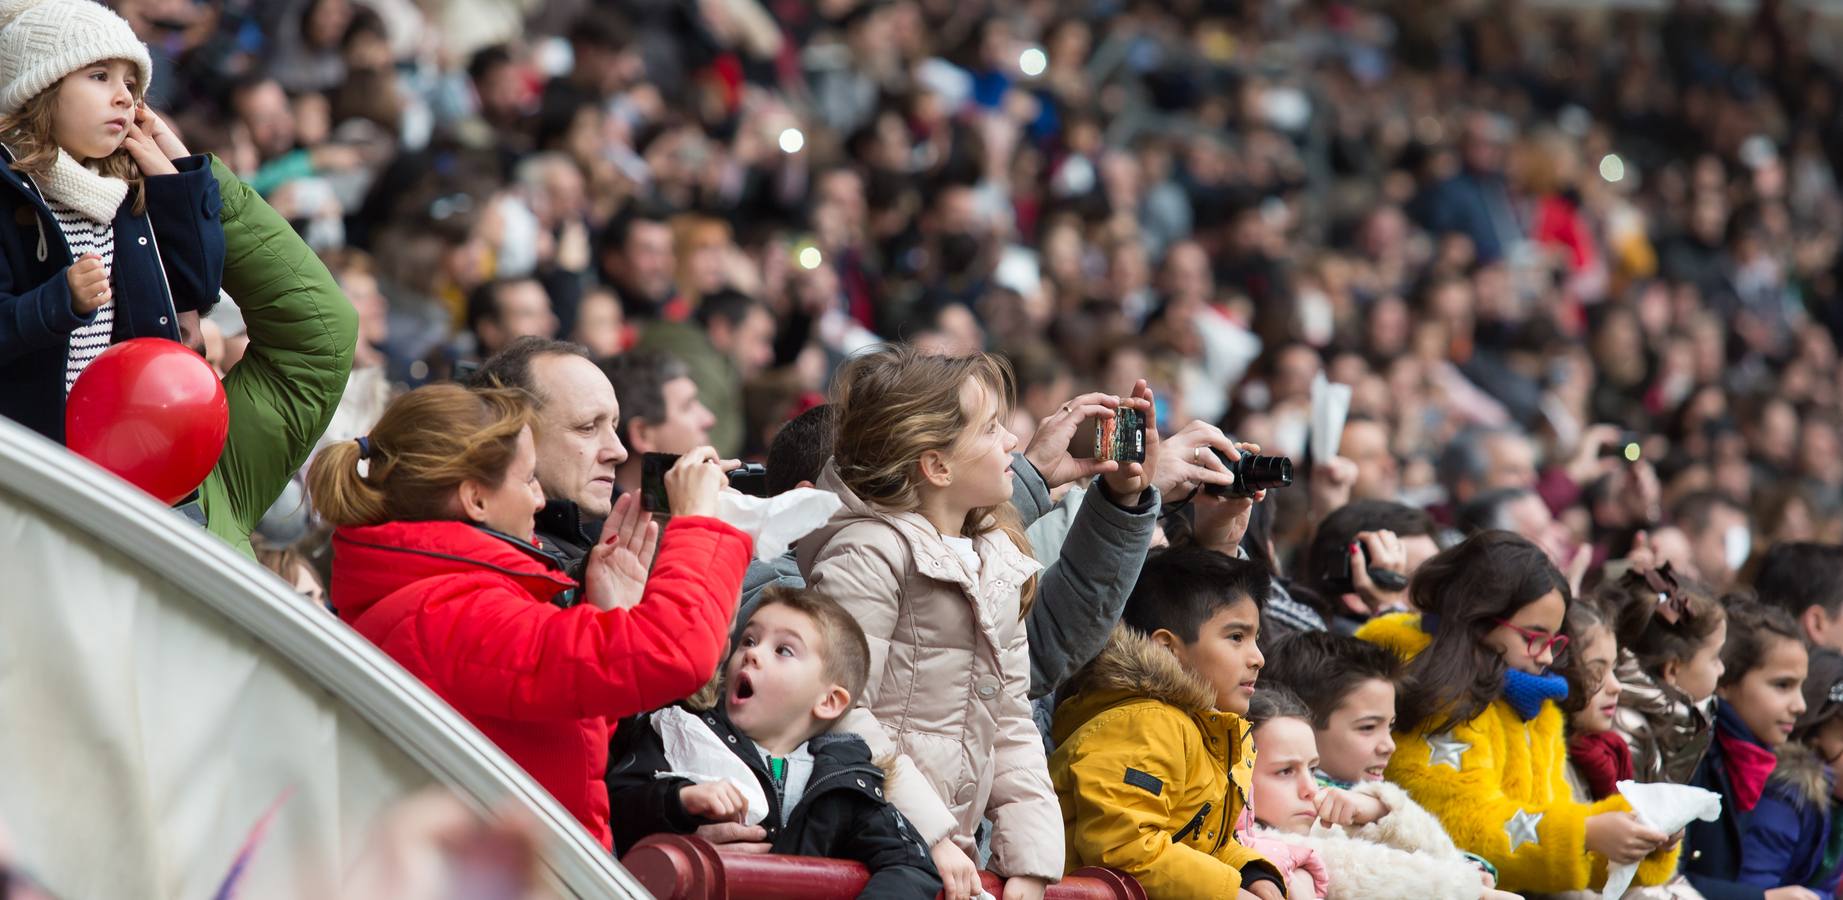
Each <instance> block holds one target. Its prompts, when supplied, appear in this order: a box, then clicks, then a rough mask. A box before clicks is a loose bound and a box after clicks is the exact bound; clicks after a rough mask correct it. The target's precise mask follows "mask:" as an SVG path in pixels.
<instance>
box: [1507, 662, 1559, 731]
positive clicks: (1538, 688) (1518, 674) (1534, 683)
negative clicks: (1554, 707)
mask: <svg viewBox="0 0 1843 900" xmlns="http://www.w3.org/2000/svg"><path fill="white" fill-rule="evenodd" d="M1567 696H1568V679H1566V678H1563V677H1561V676H1560V675H1556V674H1553V673H1550V674H1547V675H1531V674H1529V673H1528V672H1524V671H1522V670H1520V669H1505V670H1504V699H1505V700H1508V701H1510V706H1511V708H1512V709H1515V710H1516V711H1517V715H1519V716H1522V717H1523V719H1524V721H1528V720H1530V719H1534V718H1535V717H1536V714H1537V713H1540V712H1542V701H1544V700H1555V701H1561V700H1564V699H1567Z"/></svg>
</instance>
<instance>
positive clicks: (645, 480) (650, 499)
mask: <svg viewBox="0 0 1843 900" xmlns="http://www.w3.org/2000/svg"><path fill="white" fill-rule="evenodd" d="M677 464H678V454H676V453H648V454H645V455H644V456H642V457H640V505H641V507H642V508H644V509H645V510H646V511H647V512H653V513H663V512H671V511H672V501H671V499H670V498H668V497H667V496H666V472H667V471H668V470H670V469H671V468H672V467H673V466H674V465H677ZM728 474H729V480H730V487H733V488H735V489H736V490H737V491H740V492H742V493H744V494H748V495H749V496H751V497H766V496H768V467H767V466H764V465H762V464H761V463H743V464H742V465H741V466H739V467H737V468H734V469H731V470H730V471H729V473H728Z"/></svg>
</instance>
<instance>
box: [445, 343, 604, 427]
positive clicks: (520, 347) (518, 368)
mask: <svg viewBox="0 0 1843 900" xmlns="http://www.w3.org/2000/svg"><path fill="white" fill-rule="evenodd" d="M540 356H580V357H582V358H583V359H588V358H589V348H587V347H584V346H583V345H581V344H574V343H571V342H569V341H559V340H553V339H551V338H547V337H538V336H536V335H526V336H524V337H521V338H516V339H514V340H513V341H512V343H510V344H507V345H506V346H505V349H503V350H501V351H499V352H498V353H495V354H493V355H492V356H491V357H490V358H488V359H487V360H486V362H484V363H481V364H480V370H479V371H477V372H475V373H474V374H473V376H472V377H471V378H469V379H468V380H467V386H468V387H470V388H474V389H475V390H479V389H481V388H489V387H509V388H517V389H519V390H521V391H524V392H525V393H527V394H530V395H531V398H532V400H534V401H536V403H537V405H538V407H539V408H540V409H541V408H543V406H544V404H545V403H546V402H547V400H548V397H547V396H546V395H545V393H544V391H542V390H541V389H539V388H538V384H537V379H536V377H534V376H533V375H532V374H531V361H532V360H534V359H537V358H538V357H540Z"/></svg>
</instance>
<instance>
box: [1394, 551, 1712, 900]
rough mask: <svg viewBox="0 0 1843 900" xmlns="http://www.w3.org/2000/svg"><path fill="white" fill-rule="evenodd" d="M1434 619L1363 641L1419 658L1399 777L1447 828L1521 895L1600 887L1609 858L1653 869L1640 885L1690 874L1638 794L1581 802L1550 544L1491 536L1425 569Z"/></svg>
mask: <svg viewBox="0 0 1843 900" xmlns="http://www.w3.org/2000/svg"><path fill="white" fill-rule="evenodd" d="M1412 591H1413V594H1412V599H1413V602H1414V605H1415V607H1416V608H1417V609H1420V610H1422V613H1418V614H1417V613H1398V614H1395V615H1390V616H1383V617H1381V618H1378V619H1374V620H1371V621H1370V622H1369V624H1367V625H1365V626H1364V627H1363V628H1362V630H1360V631H1358V632H1357V636H1358V637H1360V638H1363V639H1364V640H1368V641H1372V642H1374V643H1376V644H1379V645H1381V646H1384V647H1387V648H1389V649H1391V650H1393V651H1394V652H1395V653H1397V654H1398V655H1400V656H1401V657H1402V658H1403V659H1404V660H1406V661H1407V669H1406V673H1405V675H1406V677H1405V684H1404V685H1403V689H1402V693H1401V698H1400V701H1399V703H1398V707H1397V718H1398V721H1399V722H1400V723H1402V730H1401V731H1400V732H1398V733H1397V734H1396V735H1395V743H1396V749H1395V754H1394V756H1392V757H1391V758H1390V760H1389V767H1388V778H1389V780H1390V781H1392V782H1394V783H1396V784H1397V785H1400V786H1401V787H1402V788H1403V789H1404V790H1406V791H1407V792H1408V795H1409V796H1411V797H1413V798H1414V800H1415V802H1417V803H1419V804H1421V805H1422V806H1423V807H1426V809H1427V811H1428V812H1431V813H1433V814H1434V815H1435V816H1436V817H1438V818H1439V819H1440V823H1441V824H1442V825H1444V826H1445V827H1446V831H1447V834H1449V835H1451V836H1452V839H1453V843H1454V844H1455V845H1457V846H1458V847H1459V849H1461V850H1465V851H1468V852H1471V853H1475V854H1477V855H1479V856H1482V857H1484V858H1485V859H1486V860H1489V861H1490V862H1491V864H1492V865H1494V866H1496V867H1497V870H1498V887H1499V888H1500V889H1502V890H1506V891H1514V892H1519V893H1534V892H1544V893H1550V892H1560V891H1578V890H1585V889H1588V888H1593V889H1596V890H1597V889H1598V888H1599V886H1600V884H1601V883H1602V882H1603V881H1604V880H1605V878H1606V867H1607V861H1608V860H1609V859H1610V860H1612V861H1614V862H1621V863H1626V862H1639V861H1641V860H1642V863H1641V865H1640V866H1639V869H1638V879H1637V880H1638V883H1640V884H1661V883H1663V882H1664V881H1665V880H1667V879H1668V878H1669V877H1670V875H1671V874H1672V873H1673V872H1674V871H1675V870H1676V863H1677V850H1676V841H1675V840H1674V839H1673V838H1672V837H1671V836H1667V835H1663V834H1659V833H1657V832H1655V831H1653V830H1651V829H1649V828H1646V827H1644V826H1643V825H1641V824H1640V823H1639V822H1638V820H1637V818H1636V817H1634V816H1633V815H1632V814H1631V811H1630V810H1631V807H1630V806H1629V805H1627V804H1626V802H1625V800H1624V798H1622V797H1619V796H1618V795H1614V796H1611V797H1608V798H1606V799H1605V800H1601V801H1599V802H1596V803H1592V804H1585V803H1579V802H1577V801H1575V800H1574V799H1573V796H1572V793H1571V792H1570V790H1569V787H1568V782H1567V777H1566V772H1567V738H1566V735H1565V733H1564V730H1563V716H1562V713H1561V709H1560V708H1559V707H1558V706H1557V705H1556V701H1559V700H1561V699H1563V698H1565V697H1566V696H1567V682H1566V681H1565V680H1563V679H1562V678H1561V677H1560V676H1559V675H1554V674H1551V673H1550V672H1549V671H1548V670H1549V667H1550V666H1551V665H1553V664H1554V663H1555V662H1556V660H1557V658H1558V657H1559V656H1561V655H1562V654H1563V653H1564V652H1565V651H1566V649H1567V643H1568V638H1567V636H1566V635H1565V634H1563V633H1562V620H1563V618H1564V616H1565V615H1566V614H1567V610H1568V606H1569V604H1570V602H1572V598H1571V596H1570V594H1569V590H1568V583H1567V580H1566V579H1565V578H1564V577H1563V576H1562V574H1561V573H1560V572H1559V571H1557V570H1556V569H1555V566H1554V565H1553V564H1551V563H1550V562H1549V559H1548V557H1547V555H1546V554H1544V553H1543V551H1542V550H1541V549H1540V548H1538V547H1537V546H1536V545H1534V544H1532V543H1530V542H1529V541H1527V540H1524V539H1523V538H1521V537H1517V536H1516V535H1513V534H1510V533H1508V532H1501V531H1500V532H1484V533H1481V534H1477V535H1474V536H1473V537H1471V538H1469V539H1467V540H1466V541H1465V542H1463V543H1461V544H1459V545H1458V546H1456V547H1453V548H1452V549H1450V550H1447V551H1445V552H1443V553H1441V554H1440V555H1438V556H1436V557H1434V558H1433V559H1430V560H1428V561H1427V562H1426V563H1424V564H1423V565H1422V567H1421V568H1420V569H1419V570H1417V571H1416V572H1415V576H1414V583H1413V587H1412Z"/></svg>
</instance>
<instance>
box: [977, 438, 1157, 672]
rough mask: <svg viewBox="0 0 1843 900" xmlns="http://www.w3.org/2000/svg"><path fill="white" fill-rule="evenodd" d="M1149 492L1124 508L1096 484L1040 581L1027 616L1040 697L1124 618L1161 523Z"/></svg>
mask: <svg viewBox="0 0 1843 900" xmlns="http://www.w3.org/2000/svg"><path fill="white" fill-rule="evenodd" d="M1026 465H1028V463H1026ZM1146 493H1147V494H1148V495H1150V499H1149V500H1147V501H1145V502H1142V503H1141V504H1140V505H1139V506H1137V507H1134V508H1133V509H1121V508H1120V507H1119V506H1116V505H1114V502H1113V501H1112V500H1109V499H1107V497H1105V496H1104V492H1102V491H1098V490H1097V491H1093V492H1090V494H1089V496H1088V499H1087V500H1086V501H1085V502H1083V503H1082V505H1081V511H1080V512H1077V513H1076V514H1075V524H1074V525H1073V526H1071V527H1070V528H1069V535H1068V538H1067V539H1065V540H1064V542H1063V544H1062V555H1061V556H1059V557H1057V558H1056V561H1055V562H1053V563H1051V564H1050V565H1049V568H1047V569H1045V570H1043V577H1042V578H1041V579H1039V580H1038V582H1037V602H1036V603H1034V604H1032V605H1031V607H1030V615H1029V617H1028V618H1027V619H1026V621H1025V625H1026V627H1027V628H1028V629H1029V631H1030V696H1032V697H1040V696H1042V695H1044V694H1047V693H1049V692H1050V691H1053V690H1055V689H1056V687H1057V686H1058V685H1060V684H1062V683H1063V682H1064V681H1067V680H1068V679H1069V676H1071V675H1074V674H1075V671H1076V670H1077V669H1080V668H1081V667H1082V666H1084V665H1086V664H1087V663H1088V660H1090V659H1093V658H1094V656H1095V654H1097V653H1099V652H1101V648H1102V647H1103V646H1105V645H1106V644H1107V636H1108V635H1109V634H1110V633H1112V632H1113V628H1114V626H1115V625H1117V624H1119V622H1120V613H1121V612H1122V611H1124V610H1125V609H1126V598H1127V596H1128V595H1129V594H1131V593H1132V592H1133V585H1134V584H1136V583H1137V582H1138V581H1139V567H1140V566H1141V565H1143V564H1144V563H1145V556H1146V551H1147V550H1148V549H1149V548H1150V547H1151V545H1152V529H1153V527H1154V526H1156V525H1157V524H1158V503H1159V496H1158V491H1157V490H1156V489H1152V488H1148V489H1146ZM1015 496H1016V495H1015V493H1014V494H1013V498H1014V499H1013V502H1014V503H1015V502H1016V500H1015Z"/></svg>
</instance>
